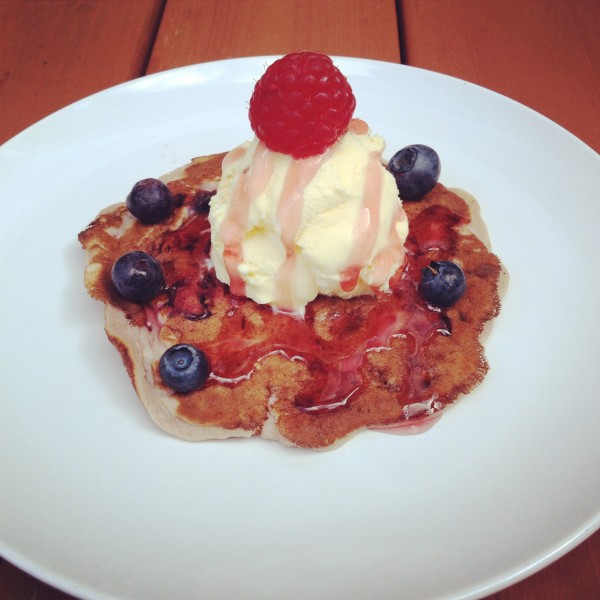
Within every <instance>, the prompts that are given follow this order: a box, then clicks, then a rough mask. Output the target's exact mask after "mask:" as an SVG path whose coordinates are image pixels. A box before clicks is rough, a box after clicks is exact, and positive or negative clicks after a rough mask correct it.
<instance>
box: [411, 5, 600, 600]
mask: <svg viewBox="0 0 600 600" xmlns="http://www.w3.org/2000/svg"><path fill="white" fill-rule="evenodd" d="M399 11H400V34H401V38H402V44H401V47H402V51H403V59H404V60H403V62H405V63H406V64H409V65H413V66H416V67H421V68H425V69H430V70H432V71H437V72H440V73H445V74H448V75H452V76H454V77H459V78H461V79H464V80H466V81H471V82H473V83H476V84H479V85H482V86H484V87H487V88H489V89H492V90H494V91H496V92H499V93H501V94H504V95H506V96H508V97H510V98H513V99H515V100H517V101H519V102H521V103H523V104H525V105H527V106H529V107H531V108H533V109H534V110H537V111H538V112H540V113H542V114H544V115H545V116H547V117H549V118H550V119H552V120H554V121H555V122H557V123H559V124H560V125H562V126H563V127H565V128H566V129H568V130H569V131H571V132H572V133H574V134H575V135H576V136H577V137H579V138H580V139H582V140H583V141H584V142H586V143H587V144H588V145H590V146H591V147H592V148H593V149H595V150H596V151H600V33H599V32H600V3H599V2H598V1H597V0H577V1H576V2H573V1H571V0H503V1H502V2H495V1H491V0H453V1H452V2H450V1H447V0H400V3H399ZM599 557H600V532H598V533H596V534H595V535H594V536H592V537H591V538H590V539H588V540H587V541H586V542H584V543H583V544H581V545H580V546H578V547H577V548H576V549H574V550H573V551H571V552H570V553H569V554H567V555H566V556H565V557H563V558H562V559H561V560H559V561H557V562H556V563H554V564H553V565H551V566H550V567H548V568H546V569H544V570H542V571H541V572H539V573H537V574H535V575H533V576H532V577H529V578H528V579H526V580H525V581H523V582H521V583H519V584H516V585H514V586H512V587H510V588H508V589H506V590H503V591H502V592H499V593H497V594H493V595H492V596H490V597H489V599H488V600H529V599H533V598H545V599H546V600H559V599H560V600H577V599H579V598H592V597H596V596H597V593H598V590H599V589H600V565H599V561H600V559H599Z"/></svg>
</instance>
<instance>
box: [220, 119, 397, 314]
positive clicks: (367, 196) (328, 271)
mask: <svg viewBox="0 0 600 600" xmlns="http://www.w3.org/2000/svg"><path fill="white" fill-rule="evenodd" d="M384 147H385V142H384V140H383V138H382V137H380V136H378V135H372V134H371V132H370V131H369V128H368V126H367V125H366V123H364V122H363V121H360V120H358V119H354V120H353V121H352V123H351V125H350V128H349V130H348V132H347V133H346V134H345V135H343V136H342V137H341V138H340V139H339V140H338V141H337V142H336V143H335V144H334V145H333V146H331V147H330V148H329V149H328V150H327V151H326V152H325V153H324V154H320V155H317V156H312V157H309V158H305V159H299V160H297V159H293V158H292V157H291V156H289V155H287V154H282V153H279V152H272V151H270V150H268V149H267V148H266V146H265V145H264V144H263V143H262V142H260V141H259V140H258V139H256V138H255V139H254V140H253V141H251V142H246V143H244V144H242V145H241V146H239V147H237V148H235V149H234V150H232V151H231V152H230V153H229V154H228V155H227V156H226V157H225V159H224V160H223V172H222V178H221V182H220V184H219V188H218V190H217V193H216V195H215V196H214V197H213V199H212V201H211V206H210V215H209V219H210V223H211V229H212V249H211V259H212V261H213V264H214V266H215V270H216V274H217V277H218V278H219V279H220V280H221V281H223V282H224V283H227V284H229V286H230V288H231V291H232V292H233V293H234V294H237V295H240V296H246V297H249V298H252V299H253V300H254V301H256V302H258V303H259V304H270V305H271V306H272V307H273V308H275V309H280V310H285V311H292V312H297V313H300V314H303V313H304V310H305V306H306V304H307V303H308V302H310V301H311V300H313V299H314V298H315V297H316V296H317V295H318V294H326V295H333V296H340V297H342V298H350V297H352V296H357V295H360V294H370V293H373V292H374V291H375V290H380V291H384V292H385V291H387V290H388V284H389V280H390V277H391V276H392V275H393V274H394V273H395V272H396V270H397V269H398V268H399V267H400V266H401V265H402V264H403V262H404V241H405V239H406V235H407V233H408V222H407V219H406V215H405V213H404V211H403V209H402V204H401V201H400V199H399V197H398V189H397V186H396V182H395V181H394V178H393V177H392V175H391V174H390V173H389V172H387V170H386V169H385V168H384V167H383V165H382V162H381V155H382V152H383V150H384Z"/></svg>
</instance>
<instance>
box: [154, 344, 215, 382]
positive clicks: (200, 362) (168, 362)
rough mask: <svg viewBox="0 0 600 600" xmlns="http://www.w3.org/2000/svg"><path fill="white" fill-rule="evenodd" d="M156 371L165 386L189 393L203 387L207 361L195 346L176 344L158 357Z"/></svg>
mask: <svg viewBox="0 0 600 600" xmlns="http://www.w3.org/2000/svg"><path fill="white" fill-rule="evenodd" d="M158 370H159V371H160V376H161V377H162V380H163V381H164V383H165V385H167V386H169V387H170V388H171V389H173V390H175V391H176V392H191V391H192V390H197V389H198V388H200V387H202V386H203V385H204V382H205V381H206V378H207V376H208V359H207V358H206V355H205V354H204V352H202V350H199V349H198V348H196V347H195V346H190V345H189V344H176V345H175V346H171V347H170V348H169V349H168V350H167V351H166V352H165V353H164V354H163V355H162V356H161V357H160V362H159V364H158Z"/></svg>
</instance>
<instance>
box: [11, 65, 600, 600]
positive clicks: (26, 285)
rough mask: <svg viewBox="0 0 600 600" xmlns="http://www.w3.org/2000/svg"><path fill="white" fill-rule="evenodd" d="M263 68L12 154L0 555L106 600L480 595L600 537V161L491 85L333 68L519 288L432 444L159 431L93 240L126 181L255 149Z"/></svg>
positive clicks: (385, 68) (106, 115)
mask: <svg viewBox="0 0 600 600" xmlns="http://www.w3.org/2000/svg"><path fill="white" fill-rule="evenodd" d="M269 60H271V59H269V58H264V57H262V58H249V59H241V60H232V61H224V62H216V63H207V64H202V65H197V66H192V67H189V68H182V69H177V70H174V71H169V72H165V73H160V74H158V75H154V76H150V77H144V78H142V79H139V80H136V81H133V82H130V83H127V84H125V85H121V86H118V87H115V88H112V89H109V90H107V91H105V92H102V93H100V94H97V95H94V96H92V97H90V98H87V99H85V100H82V101H80V102H78V103H76V104H74V105H72V106H69V107H67V108H65V109H63V110H61V111H59V112H57V113H55V114H54V115H52V116H50V117H48V118H46V119H44V120H43V121H41V122H40V123H38V124H36V125H34V126H33V127H31V128H29V129H28V130H26V131H24V132H23V133H21V134H20V135H18V136H17V137H15V138H14V139H12V140H11V141H9V142H8V143H6V144H5V145H4V146H2V147H1V148H0V197H1V202H2V220H1V221H0V276H1V277H0V281H1V282H2V289H3V292H2V295H1V296H0V311H1V314H2V338H3V343H2V349H1V359H0V365H1V369H2V377H1V378H0V398H1V404H0V411H1V412H0V480H1V481H2V491H1V505H0V553H1V554H2V555H3V556H4V557H5V558H7V559H8V560H10V561H12V562H14V563H16V564H17V565H19V566H20V567H22V568H23V569H25V570H27V571H29V572H31V573H32V574H34V575H36V576H37V577H39V578H41V579H43V580H45V581H47V582H49V583H51V584H53V585H55V586H58V587H60V588H63V589H65V590H67V591H69V592H70V593H72V594H74V595H77V596H84V597H89V598H109V597H118V598H145V599H146V600H148V599H152V598H157V599H158V598H167V597H168V598H172V599H176V598H191V597H195V598H217V597H223V598H237V599H240V600H241V599H247V598H277V599H279V598H292V599H293V598H298V599H305V598H314V597H328V598H344V599H352V598H379V599H383V598H389V599H397V598H400V597H402V598H410V599H411V600H418V599H426V598H427V599H429V598H453V599H456V598H475V597H479V596H483V595H486V594H488V593H491V592H493V591H495V590H497V589H499V588H501V587H504V586H506V585H509V584H510V583H513V582H515V581H517V580H518V579H521V578H523V577H526V576H527V575H529V574H531V573H532V572H534V571H535V570H537V569H540V568H541V567H543V566H545V565H546V564H548V563H550V562H551V561H553V560H554V559H556V558H557V557H559V556H560V555H562V554H563V553H565V552H566V551H567V550H569V549H570V548H572V547H573V546H575V545H576V544H578V543H579V542H581V541H582V540H583V539H584V538H585V537H586V536H588V535H590V534H591V533H592V532H593V531H595V530H596V529H597V528H598V526H599V524H600V478H599V477H598V472H599V470H600V436H598V423H600V402H598V398H599V397H600V389H599V380H598V376H597V370H598V367H597V345H598V340H599V339H600V324H599V321H598V319H597V316H596V315H597V299H598V296H599V294H600V287H599V284H598V282H599V279H598V277H596V276H595V275H594V272H593V260H594V257H597V256H598V254H599V251H600V248H599V244H598V237H599V236H598V233H597V226H598V223H599V222H600V219H599V217H600V214H599V206H600V204H599V203H598V190H600V159H599V157H598V155H597V154H596V153H594V152H593V151H592V150H590V148H588V147H587V146H585V145H584V144H583V143H581V142H580V141H579V140H577V139H576V138H574V137H573V136H571V135H570V134H569V133H567V132H566V131H564V130H563V129H561V128H560V127H558V126H557V125H555V124H553V123H552V122H550V121H548V120H547V119H545V118H544V117H542V116H540V115H538V114H536V113H534V112H533V111H531V110H529V109H527V108H525V107H523V106H521V105H519V104H517V103H515V102H512V101H510V100H508V99H506V98H504V97H501V96H498V95H496V94H494V93H492V92H489V91H487V90H484V89H481V88H479V87H476V86H474V85H470V84H468V83H465V82H463V81H459V80H456V79H452V78H449V77H445V76H441V75H438V74H434V73H430V72H425V71H421V70H416V69H412V68H407V67H402V66H398V65H392V64H386V63H379V62H373V61H367V60H356V59H341V58H340V59H338V60H337V64H338V65H339V66H340V68H341V69H342V71H343V72H345V73H346V74H347V76H348V78H349V80H350V82H351V84H352V86H353V88H354V91H355V95H356V97H357V109H356V116H359V117H361V118H363V119H365V120H366V121H368V122H369V124H370V125H371V127H372V129H373V130H374V131H375V132H378V133H381V134H383V135H384V136H385V138H386V140H387V143H388V151H387V152H386V157H387V158H389V157H390V156H391V154H393V152H394V151H395V150H396V149H398V148H400V147H402V146H404V145H406V144H409V143H416V142H419V143H425V144H429V145H431V146H433V147H435V148H436V149H437V151H438V152H439V154H440V155H441V157H442V162H443V168H442V177H441V180H442V182H443V183H445V184H446V185H448V186H451V187H462V188H464V189H466V190H468V191H469V192H471V193H472V194H474V195H475V196H476V197H477V199H478V200H479V203H480V205H481V208H482V214H483V217H484V219H485V221H486V222H487V224H488V227H489V231H490V235H491V239H492V243H493V247H494V250H495V251H496V253H497V254H498V255H499V256H500V257H501V259H502V261H503V262H504V264H505V265H506V266H507V268H508V270H509V272H510V275H511V280H510V286H509V289H508V293H507V295H506V297H505V299H504V304H503V309H502V313H501V315H500V317H499V318H498V319H497V321H496V322H495V325H494V328H493V331H492V334H491V336H490V338H489V340H488V342H487V357H488V360H489V363H490V365H491V371H490V373H489V375H488V377H487V378H486V380H485V381H484V383H483V384H482V385H481V386H480V387H479V388H477V390H476V391H474V392H473V393H472V394H470V395H469V396H468V397H466V398H465V399H463V400H462V401H461V402H460V403H459V404H458V405H457V406H456V407H453V408H452V409H451V410H449V411H448V412H447V413H446V414H445V415H444V416H443V418H442V419H441V420H440V421H439V422H438V423H437V424H436V425H435V426H434V427H433V428H432V429H431V430H429V431H428V432H426V433H423V434H420V435H414V436H394V435H389V434H383V433H377V432H364V433H361V434H359V435H357V436H356V437H354V438H352V439H351V440H350V441H349V442H347V443H346V444H345V445H343V446H342V447H341V448H339V449H337V450H334V451H331V452H310V451H305V450H299V449H291V448H286V447H283V446H281V445H279V444H276V443H274V442H269V441H265V440H261V439H251V440H233V441H232V440H230V441H224V442H223V441H215V442H205V443H198V444H193V443H188V442H183V441H180V440H178V439H175V438H172V437H169V436H168V435H166V434H164V433H162V432H161V431H159V430H158V429H157V428H156V427H155V426H154V425H153V424H152V423H151V422H150V419H149V417H148V416H147V415H146V413H145V411H144V410H143V408H142V407H141V404H140V403H139V401H138V400H137V398H136V396H135V394H134V392H133V389H132V386H131V384H130V382H129V379H128V377H127V375H126V373H125V370H124V368H123V367H122V365H121V363H120V358H119V356H118V354H117V352H116V351H115V350H114V349H113V348H112V346H111V345H110V344H109V342H108V341H107V339H106V337H105V335H104V333H103V310H102V306H101V305H100V303H99V302H95V301H93V300H91V299H90V298H89V297H88V296H87V294H86V292H85V290H84V287H83V282H82V272H83V267H84V257H83V252H82V251H81V249H80V248H79V246H78V243H77V234H78V232H79V231H80V230H81V229H83V228H84V227H85V226H86V225H87V223H88V222H89V221H91V219H92V218H93V217H94V216H95V215H96V213H97V212H98V211H99V210H100V209H102V208H103V207H105V206H107V205H109V204H112V203H115V202H119V201H122V200H123V199H124V198H125V195H126V194H127V192H128V191H129V189H130V188H131V186H132V185H133V183H134V182H135V181H137V180H139V179H142V178H144V177H151V176H158V175H161V174H163V173H165V172H168V171H170V170H172V169H174V168H175V167H177V166H179V165H181V164H183V163H185V162H187V161H188V160H189V159H190V158H191V157H193V156H197V155H202V154H209V153H214V152H220V151H224V150H227V149H230V148H232V147H234V146H235V145H237V144H238V143H240V142H241V141H243V140H245V139H248V138H249V137H250V135H251V132H250V128H249V125H248V122H247V112H246V109H247V102H248V100H249V98H250V94H251V90H252V87H253V85H254V82H255V81H256V80H257V79H258V78H259V77H260V75H261V73H262V72H263V70H264V66H265V64H266V63H267V62H269Z"/></svg>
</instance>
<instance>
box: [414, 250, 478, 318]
mask: <svg viewBox="0 0 600 600" xmlns="http://www.w3.org/2000/svg"><path fill="white" fill-rule="evenodd" d="M466 287H467V280H466V278H465V274H464V273H463V270H462V269H461V268H460V267H459V266H458V265H457V264H456V263H453V262H451V261H449V260H441V261H439V262H438V261H432V262H431V263H430V264H429V266H428V267H425V268H424V269H422V271H421V283H420V284H419V292H420V293H421V295H422V296H423V298H425V300H427V302H429V304H431V305H433V306H437V307H439V308H448V307H449V306H451V305H452V304H454V303H455V302H456V301H457V300H458V299H459V298H461V297H462V295H463V294H464V293H465V289H466Z"/></svg>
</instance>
